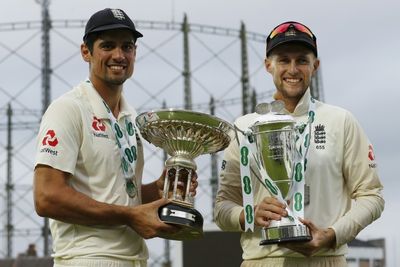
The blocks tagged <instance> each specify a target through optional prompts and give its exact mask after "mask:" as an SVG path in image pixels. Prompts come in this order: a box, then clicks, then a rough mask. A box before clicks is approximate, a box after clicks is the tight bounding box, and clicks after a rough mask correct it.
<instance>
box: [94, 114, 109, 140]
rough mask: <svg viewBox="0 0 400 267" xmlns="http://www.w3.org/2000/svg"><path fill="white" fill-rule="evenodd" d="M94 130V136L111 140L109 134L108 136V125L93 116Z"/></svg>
mask: <svg viewBox="0 0 400 267" xmlns="http://www.w3.org/2000/svg"><path fill="white" fill-rule="evenodd" d="M92 130H93V135H94V136H96V137H102V138H107V139H108V138H109V137H108V134H106V133H105V132H106V125H105V124H104V123H103V121H102V120H100V119H98V118H97V117H96V116H93V121H92Z"/></svg>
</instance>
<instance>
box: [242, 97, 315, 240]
mask: <svg viewBox="0 0 400 267" xmlns="http://www.w3.org/2000/svg"><path fill="white" fill-rule="evenodd" d="M282 108H283V103H281V102H280V101H279V102H278V101H275V102H273V103H271V104H269V103H263V104H260V105H258V106H257V108H256V111H257V113H259V115H260V116H258V117H257V118H256V119H255V121H254V122H253V124H252V125H250V126H249V128H248V129H247V131H246V132H244V134H245V139H247V140H246V141H248V146H249V150H250V151H251V153H252V155H253V159H255V160H256V163H257V164H256V165H257V168H258V169H259V173H260V174H261V178H260V177H258V176H257V175H256V177H257V178H258V179H259V182H261V183H262V185H263V186H264V187H265V188H266V189H267V190H268V191H269V192H270V194H271V195H272V196H273V197H275V198H277V199H278V200H280V201H281V202H286V201H287V200H289V199H291V206H292V207H293V208H294V209H295V211H296V210H301V209H304V207H303V203H304V199H303V195H304V193H302V192H304V189H303V190H299V188H300V187H301V186H303V187H304V177H303V176H304V175H303V172H301V173H300V172H299V171H300V170H299V168H301V167H302V166H303V165H301V164H299V162H300V161H301V159H302V156H301V151H299V150H298V149H297V148H296V138H297V137H298V134H296V133H297V132H298V131H299V129H298V128H297V127H296V126H295V121H294V119H293V117H292V116H290V115H285V114H281V113H280V112H277V111H276V110H281V109H282ZM303 130H304V129H303ZM303 153H304V152H303ZM298 177H300V178H301V179H299V178H298ZM300 180H301V181H300ZM286 209H287V211H288V216H286V217H283V218H282V219H281V220H279V221H276V220H271V221H270V224H269V226H268V227H263V228H262V240H261V242H260V245H268V244H279V243H285V242H301V241H309V240H311V235H310V231H309V229H308V228H307V226H305V225H304V224H302V223H301V222H300V221H299V219H298V218H297V216H296V215H295V212H293V211H292V209H291V208H289V207H287V208H286Z"/></svg>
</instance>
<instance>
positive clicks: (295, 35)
mask: <svg viewBox="0 0 400 267" xmlns="http://www.w3.org/2000/svg"><path fill="white" fill-rule="evenodd" d="M294 42H296V43H302V44H304V45H306V46H307V47H308V48H310V49H311V51H312V52H313V53H314V54H315V56H316V57H317V56H318V50H317V37H315V35H314V33H313V32H312V31H311V30H310V28H308V27H307V26H306V25H304V24H302V23H300V22H296V21H287V22H284V23H281V24H279V25H278V26H276V27H275V28H274V29H273V30H272V31H271V32H270V34H269V35H268V37H267V56H268V55H269V54H270V53H271V51H272V50H273V49H274V48H276V47H277V46H280V45H282V44H287V43H294Z"/></svg>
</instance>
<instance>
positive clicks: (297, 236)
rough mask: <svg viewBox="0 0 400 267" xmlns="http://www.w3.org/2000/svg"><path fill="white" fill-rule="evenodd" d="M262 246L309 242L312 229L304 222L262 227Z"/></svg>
mask: <svg viewBox="0 0 400 267" xmlns="http://www.w3.org/2000/svg"><path fill="white" fill-rule="evenodd" d="M262 235H263V238H264V239H263V240H261V242H260V246H263V245H272V244H283V243H290V242H307V241H310V240H311V239H312V237H311V234H310V230H309V229H308V228H307V226H305V225H304V224H297V225H282V226H277V227H268V228H263V229H262Z"/></svg>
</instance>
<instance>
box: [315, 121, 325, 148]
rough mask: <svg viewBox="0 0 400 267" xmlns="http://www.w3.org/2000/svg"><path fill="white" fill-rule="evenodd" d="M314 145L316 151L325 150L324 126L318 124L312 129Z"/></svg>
mask: <svg viewBox="0 0 400 267" xmlns="http://www.w3.org/2000/svg"><path fill="white" fill-rule="evenodd" d="M314 143H315V148H316V149H325V144H326V131H325V125H323V124H318V125H316V126H315V129H314Z"/></svg>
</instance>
